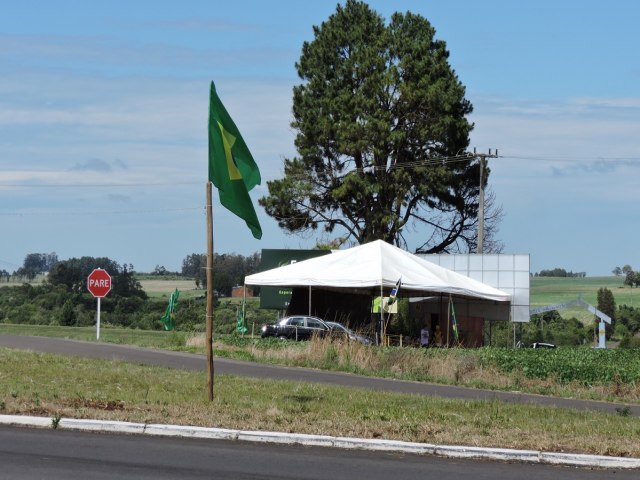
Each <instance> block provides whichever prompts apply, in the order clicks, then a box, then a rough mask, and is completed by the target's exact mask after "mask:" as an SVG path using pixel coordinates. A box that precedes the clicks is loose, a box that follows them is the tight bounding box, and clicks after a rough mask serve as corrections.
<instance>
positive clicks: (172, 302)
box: [162, 288, 180, 330]
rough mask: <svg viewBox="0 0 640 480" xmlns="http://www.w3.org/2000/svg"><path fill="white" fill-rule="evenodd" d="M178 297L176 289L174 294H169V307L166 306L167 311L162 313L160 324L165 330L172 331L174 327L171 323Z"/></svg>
mask: <svg viewBox="0 0 640 480" xmlns="http://www.w3.org/2000/svg"><path fill="white" fill-rule="evenodd" d="M179 296H180V292H179V291H178V289H177V288H176V290H175V292H173V293H172V294H171V297H169V305H167V310H166V311H165V312H164V315H163V316H162V323H163V325H164V329H165V330H173V329H174V327H175V325H174V323H173V317H174V312H175V310H176V307H177V306H178V297H179Z"/></svg>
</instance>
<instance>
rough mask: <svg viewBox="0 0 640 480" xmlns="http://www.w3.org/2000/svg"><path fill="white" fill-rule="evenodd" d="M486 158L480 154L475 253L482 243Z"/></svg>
mask: <svg viewBox="0 0 640 480" xmlns="http://www.w3.org/2000/svg"><path fill="white" fill-rule="evenodd" d="M486 162H487V159H486V157H485V156H484V155H480V199H479V204H478V247H477V253H482V249H483V246H484V245H483V244H484V168H485V165H486Z"/></svg>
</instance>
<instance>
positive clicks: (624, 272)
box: [612, 265, 640, 288]
mask: <svg viewBox="0 0 640 480" xmlns="http://www.w3.org/2000/svg"><path fill="white" fill-rule="evenodd" d="M612 273H613V274H614V275H615V276H617V277H619V276H624V282H623V283H624V285H628V286H629V287H632V288H633V287H640V272H635V271H634V270H633V268H632V267H631V265H625V266H623V267H615V268H614V269H613V270H612Z"/></svg>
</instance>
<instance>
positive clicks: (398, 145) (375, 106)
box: [260, 0, 499, 253]
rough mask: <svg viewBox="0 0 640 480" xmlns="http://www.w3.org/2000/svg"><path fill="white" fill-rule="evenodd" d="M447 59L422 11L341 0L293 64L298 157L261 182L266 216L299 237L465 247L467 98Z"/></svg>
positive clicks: (469, 221) (471, 190)
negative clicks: (318, 233)
mask: <svg viewBox="0 0 640 480" xmlns="http://www.w3.org/2000/svg"><path fill="white" fill-rule="evenodd" d="M448 57H449V52H448V51H447V49H446V45H445V42H443V41H441V40H437V39H436V38H435V30H434V28H433V27H432V26H431V24H430V23H429V22H428V21H427V20H426V19H425V18H423V17H422V16H420V15H415V14H412V13H405V14H400V13H395V14H394V15H393V16H392V17H391V20H390V22H389V24H388V25H386V24H385V20H384V19H383V18H382V17H381V16H380V15H378V14H377V13H376V12H374V11H373V10H371V9H370V8H369V6H368V5H367V4H365V3H363V2H360V1H356V0H348V1H347V2H346V4H345V5H344V6H341V5H338V7H337V10H336V12H335V13H334V14H333V15H331V16H330V17H329V19H328V20H327V21H326V22H323V23H322V24H321V25H320V26H319V27H314V39H313V41H311V42H305V43H304V45H303V48H302V54H301V58H300V61H299V63H298V64H297V65H296V67H297V70H298V75H299V77H300V79H301V80H302V83H301V84H300V85H298V86H296V87H294V92H293V115H294V121H293V123H292V126H293V128H294V129H295V130H296V131H297V137H296V140H295V145H296V148H297V151H298V156H297V157H294V158H290V159H285V161H284V178H282V179H278V180H273V181H270V182H267V185H268V188H269V195H268V196H266V197H263V198H261V199H260V204H261V205H262V206H263V207H265V210H266V212H267V214H269V215H270V216H271V217H273V218H275V219H276V220H277V221H278V224H279V225H280V227H282V228H284V229H286V230H288V231H290V232H295V233H302V232H306V231H312V230H315V229H317V228H318V227H322V228H323V229H324V230H325V232H327V233H328V236H329V237H331V236H333V237H343V238H345V239H347V240H349V241H350V242H351V243H365V242H368V241H371V240H375V239H383V240H385V241H387V242H390V243H393V244H396V245H399V246H402V247H405V248H406V247H411V248H412V249H414V250H415V251H420V252H427V253H430V252H441V251H450V252H457V251H473V249H474V248H475V245H476V239H477V214H478V192H479V185H478V184H479V164H478V162H477V161H476V160H475V159H474V158H473V157H472V156H470V155H468V154H466V153H465V152H466V150H467V147H468V145H469V133H470V131H471V130H472V128H473V125H472V124H471V123H470V122H469V121H468V119H467V115H468V114H470V113H471V111H472V105H471V103H470V102H469V101H468V100H467V99H466V98H465V88H464V86H463V85H462V83H461V82H460V81H459V80H458V77H457V76H456V74H455V72H454V71H453V69H452V68H451V66H450V65H449V63H448ZM445 159H446V160H445ZM486 178H488V172H487V174H486V175H485V179H486ZM494 214H495V211H494ZM492 218H493V220H496V221H497V220H499V215H498V216H497V217H495V216H491V215H490V218H489V221H488V222H487V223H486V225H485V228H487V229H489V230H490V232H489V234H491V229H492V228H495V221H494V222H493V223H492ZM409 234H411V243H413V245H409V243H410V242H409V241H408V239H409ZM489 236H490V235H489ZM416 238H418V239H419V240H418V241H416V240H415V239H416ZM485 238H487V233H485Z"/></svg>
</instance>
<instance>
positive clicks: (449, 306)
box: [447, 294, 451, 348]
mask: <svg viewBox="0 0 640 480" xmlns="http://www.w3.org/2000/svg"><path fill="white" fill-rule="evenodd" d="M450 314H451V294H449V303H448V304H447V348H449V329H450V328H451V315H450Z"/></svg>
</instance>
